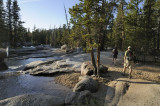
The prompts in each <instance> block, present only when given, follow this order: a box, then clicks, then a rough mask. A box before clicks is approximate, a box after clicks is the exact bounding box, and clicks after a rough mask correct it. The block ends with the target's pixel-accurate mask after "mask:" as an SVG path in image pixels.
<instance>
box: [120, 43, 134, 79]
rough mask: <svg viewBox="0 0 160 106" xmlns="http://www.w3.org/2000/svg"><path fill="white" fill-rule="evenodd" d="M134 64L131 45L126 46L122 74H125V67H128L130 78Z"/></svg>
mask: <svg viewBox="0 0 160 106" xmlns="http://www.w3.org/2000/svg"><path fill="white" fill-rule="evenodd" d="M133 65H134V54H133V51H132V48H131V46H128V50H126V51H125V55H124V68H123V75H125V71H126V68H129V78H130V79H131V78H132V76H131V73H132V67H133Z"/></svg>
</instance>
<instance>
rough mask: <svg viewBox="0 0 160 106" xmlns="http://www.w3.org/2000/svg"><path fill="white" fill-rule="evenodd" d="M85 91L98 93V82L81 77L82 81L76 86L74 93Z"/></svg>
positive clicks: (87, 77)
mask: <svg viewBox="0 0 160 106" xmlns="http://www.w3.org/2000/svg"><path fill="white" fill-rule="evenodd" d="M84 90H88V91H90V92H92V93H93V92H96V91H97V90H98V82H97V81H95V80H93V79H92V78H91V77H89V76H84V77H81V81H79V82H78V83H77V84H76V85H75V87H74V88H73V92H80V91H84Z"/></svg>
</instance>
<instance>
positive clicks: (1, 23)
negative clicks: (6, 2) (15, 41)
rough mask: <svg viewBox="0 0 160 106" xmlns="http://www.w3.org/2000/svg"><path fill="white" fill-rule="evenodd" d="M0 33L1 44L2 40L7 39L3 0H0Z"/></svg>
mask: <svg viewBox="0 0 160 106" xmlns="http://www.w3.org/2000/svg"><path fill="white" fill-rule="evenodd" d="M0 34H1V35H0V45H1V44H2V42H5V41H7V36H6V26H5V11H4V6H3V0H1V1H0Z"/></svg>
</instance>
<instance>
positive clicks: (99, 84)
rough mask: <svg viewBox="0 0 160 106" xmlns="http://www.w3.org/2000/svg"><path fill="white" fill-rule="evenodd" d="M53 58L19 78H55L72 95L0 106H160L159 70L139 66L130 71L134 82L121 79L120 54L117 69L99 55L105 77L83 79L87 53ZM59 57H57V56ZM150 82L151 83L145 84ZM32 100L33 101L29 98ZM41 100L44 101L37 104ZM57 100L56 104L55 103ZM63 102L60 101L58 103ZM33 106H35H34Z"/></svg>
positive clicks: (38, 97) (11, 100)
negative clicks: (104, 68)
mask: <svg viewBox="0 0 160 106" xmlns="http://www.w3.org/2000/svg"><path fill="white" fill-rule="evenodd" d="M53 52H54V53H55V55H54V56H55V57H54V58H50V59H46V60H45V61H36V62H32V63H29V64H27V65H26V66H25V67H24V68H23V70H22V71H19V72H20V73H21V74H30V75H33V76H50V77H55V81H56V82H57V83H60V84H62V85H64V86H66V87H68V88H70V89H71V90H73V92H69V93H68V95H67V96H66V97H65V98H61V97H60V98H59V97H54V96H53V95H46V94H26V95H21V96H16V97H13V98H9V99H5V100H1V101H0V105H1V104H5V105H10V104H11V106H12V105H14V104H16V105H17V106H18V105H19V106H21V105H20V104H24V105H25V104H26V103H27V102H28V104H29V105H31V106H32V105H33V104H39V105H40V106H42V105H43V104H44V103H46V102H47V103H46V104H47V105H46V106H52V105H91V106H98V105H100V106H102V105H105V106H113V105H117V106H125V105H126V106H128V105H131V106H134V105H138V106H144V105H148V106H150V105H152V104H153V106H156V105H159V104H160V102H159V101H160V100H159V98H160V97H159V94H160V85H159V82H160V72H159V71H158V69H160V67H158V66H156V67H153V65H147V67H150V68H148V70H149V69H150V70H149V71H148V70H147V71H146V70H143V69H145V68H146V65H144V64H142V63H138V64H136V65H135V67H134V70H133V74H132V76H133V79H128V76H127V75H126V76H122V75H121V73H122V68H123V64H122V62H123V53H122V52H120V53H119V57H118V60H117V66H113V65H112V56H111V52H101V63H102V64H103V65H104V66H106V67H108V73H105V74H103V75H102V76H101V78H96V77H95V76H90V77H86V76H82V75H81V65H82V63H83V62H85V61H90V55H89V54H88V53H71V54H65V52H64V51H62V50H60V49H57V50H56V51H53ZM59 53H60V54H61V55H58V54H59ZM147 80H150V81H147ZM31 97H33V98H31ZM42 98H43V100H44V101H42V103H41V102H39V101H40V100H41V99H42ZM57 98H58V99H60V100H59V101H58V100H57ZM61 100H62V101H61ZM33 106H34V105H33Z"/></svg>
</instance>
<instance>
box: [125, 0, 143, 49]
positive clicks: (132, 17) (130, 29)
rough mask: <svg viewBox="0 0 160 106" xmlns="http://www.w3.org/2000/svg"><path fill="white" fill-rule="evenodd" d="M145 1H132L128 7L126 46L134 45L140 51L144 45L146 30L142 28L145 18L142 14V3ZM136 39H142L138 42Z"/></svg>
mask: <svg viewBox="0 0 160 106" xmlns="http://www.w3.org/2000/svg"><path fill="white" fill-rule="evenodd" d="M142 1H143V0H131V1H130V2H129V4H128V6H127V15H126V17H125V22H126V44H127V45H132V47H136V48H137V49H139V50H140V48H141V47H142V46H143V43H144V40H145V38H144V36H143V35H144V33H142V32H144V30H143V27H142V22H143V17H141V16H142V13H141V8H140V7H139V5H140V3H141V2H142ZM136 39H140V40H141V41H139V40H136ZM140 45H141V46H140Z"/></svg>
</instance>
